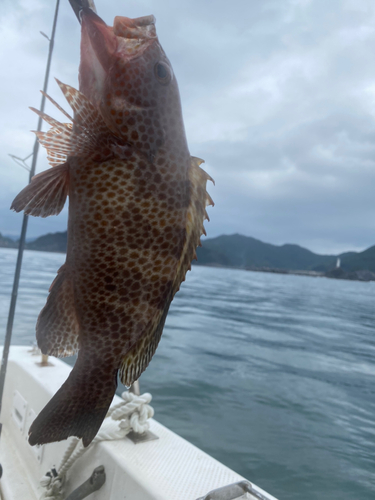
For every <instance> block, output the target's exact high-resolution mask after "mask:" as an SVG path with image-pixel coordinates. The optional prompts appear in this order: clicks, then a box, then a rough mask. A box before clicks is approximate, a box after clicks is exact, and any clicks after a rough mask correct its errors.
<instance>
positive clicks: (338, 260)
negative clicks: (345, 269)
mask: <svg viewBox="0 0 375 500" xmlns="http://www.w3.org/2000/svg"><path fill="white" fill-rule="evenodd" d="M340 266H341V259H340V257H337V262H336V268H337V269H338V268H339V267H340Z"/></svg>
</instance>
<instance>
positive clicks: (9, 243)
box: [0, 233, 18, 248]
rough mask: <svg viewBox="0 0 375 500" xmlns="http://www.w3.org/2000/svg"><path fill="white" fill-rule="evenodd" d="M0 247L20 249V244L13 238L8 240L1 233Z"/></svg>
mask: <svg viewBox="0 0 375 500" xmlns="http://www.w3.org/2000/svg"><path fill="white" fill-rule="evenodd" d="M0 247H2V248H18V243H17V242H16V241H14V240H12V239H11V238H7V237H6V236H3V235H2V234H1V233H0Z"/></svg>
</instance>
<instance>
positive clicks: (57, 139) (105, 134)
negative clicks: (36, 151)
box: [30, 80, 117, 167]
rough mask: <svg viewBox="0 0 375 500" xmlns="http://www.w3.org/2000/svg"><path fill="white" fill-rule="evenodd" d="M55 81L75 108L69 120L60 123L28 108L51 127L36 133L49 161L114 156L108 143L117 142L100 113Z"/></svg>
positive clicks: (80, 93) (78, 95) (66, 114)
mask: <svg viewBox="0 0 375 500" xmlns="http://www.w3.org/2000/svg"><path fill="white" fill-rule="evenodd" d="M56 81H57V83H58V85H59V87H60V89H61V90H62V92H63V94H64V96H65V98H66V99H67V101H68V103H69V104H70V106H71V107H72V109H73V111H74V114H75V115H74V119H73V118H71V120H72V123H61V122H59V121H57V120H55V119H54V118H52V117H51V116H49V115H47V114H46V113H42V112H41V111H39V110H37V109H35V108H30V109H31V110H32V111H34V112H35V113H36V114H37V115H38V116H40V117H41V118H43V120H45V121H46V122H47V123H49V124H50V125H51V127H52V128H51V129H50V130H49V131H48V132H35V133H36V135H37V137H38V140H39V142H40V144H41V145H42V146H43V147H45V148H46V150H47V158H48V162H49V164H50V165H51V166H52V167H55V166H57V165H59V164H61V163H63V162H65V161H66V160H67V158H68V156H76V157H87V158H94V159H95V160H97V161H103V160H106V159H108V158H110V157H111V156H113V152H112V149H111V146H112V144H115V143H116V142H117V141H116V138H115V137H114V136H113V135H112V133H111V131H110V130H109V128H108V127H107V125H106V124H105V122H104V120H103V118H102V116H101V114H100V112H99V111H97V110H96V109H95V107H94V106H93V105H92V104H91V102H90V101H89V100H88V99H87V97H86V96H85V95H84V94H82V92H80V91H79V90H76V89H74V88H73V87H70V86H69V85H66V84H64V83H62V82H60V81H59V80H56ZM45 95H46V97H47V98H48V99H49V100H50V101H51V102H52V103H53V104H54V105H55V106H56V107H57V109H58V110H59V111H61V112H62V113H64V115H65V116H66V117H68V118H70V115H69V114H68V113H66V112H65V111H64V110H63V109H62V108H61V106H59V104H57V103H56V102H55V101H54V100H53V99H52V98H51V97H50V96H48V95H47V94H45Z"/></svg>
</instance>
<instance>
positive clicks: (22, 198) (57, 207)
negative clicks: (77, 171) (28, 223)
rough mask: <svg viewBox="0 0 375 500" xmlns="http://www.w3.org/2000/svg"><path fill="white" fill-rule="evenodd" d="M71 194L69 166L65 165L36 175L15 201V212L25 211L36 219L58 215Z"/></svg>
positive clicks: (12, 207)
mask: <svg viewBox="0 0 375 500" xmlns="http://www.w3.org/2000/svg"><path fill="white" fill-rule="evenodd" d="M68 192H69V165H68V164H67V163H63V164H61V165H58V166H57V167H54V168H49V169H48V170H45V171H44V172H41V173H40V174H38V175H35V176H34V177H33V178H32V180H31V182H30V184H28V185H27V186H26V187H25V188H24V189H23V190H22V191H21V192H20V193H19V194H18V195H17V196H16V197H15V199H14V200H13V203H12V206H11V207H10V208H11V209H12V210H14V211H15V212H21V210H24V211H25V214H27V215H33V216H34V217H49V216H50V215H58V214H59V213H60V212H61V210H62V209H63V208H64V204H65V201H66V197H67V196H68Z"/></svg>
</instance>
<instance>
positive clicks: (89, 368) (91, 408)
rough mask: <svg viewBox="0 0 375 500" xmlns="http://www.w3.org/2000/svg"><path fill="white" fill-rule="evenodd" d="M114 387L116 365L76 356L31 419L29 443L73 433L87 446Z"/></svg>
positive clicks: (97, 428)
mask: <svg viewBox="0 0 375 500" xmlns="http://www.w3.org/2000/svg"><path fill="white" fill-rule="evenodd" d="M80 354H81V353H80ZM116 387H117V369H111V368H110V367H108V366H106V365H104V364H103V362H100V360H93V359H89V358H88V357H87V359H86V360H83V359H82V358H80V356H78V359H77V362H76V364H75V366H74V368H73V370H72V371H71V373H70V375H69V377H68V379H67V380H66V382H65V383H64V384H63V385H62V386H61V388H60V389H59V390H58V391H57V393H56V394H55V395H54V396H53V398H52V399H51V400H50V401H49V403H48V404H47V405H46V406H45V407H44V408H43V410H42V411H41V412H40V413H39V415H38V416H37V418H36V419H35V420H34V422H33V423H32V425H31V427H30V430H29V443H30V444H31V445H32V446H33V445H36V444H46V443H53V442H55V441H62V440H63V439H67V438H68V437H70V436H77V437H78V438H82V442H83V445H84V446H88V445H89V444H90V443H91V441H92V440H93V439H94V437H95V436H96V434H97V432H98V430H99V428H100V426H101V424H102V422H103V420H104V418H105V416H106V414H107V411H108V408H109V406H110V404H111V402H112V399H113V396H114V394H115V391H116Z"/></svg>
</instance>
